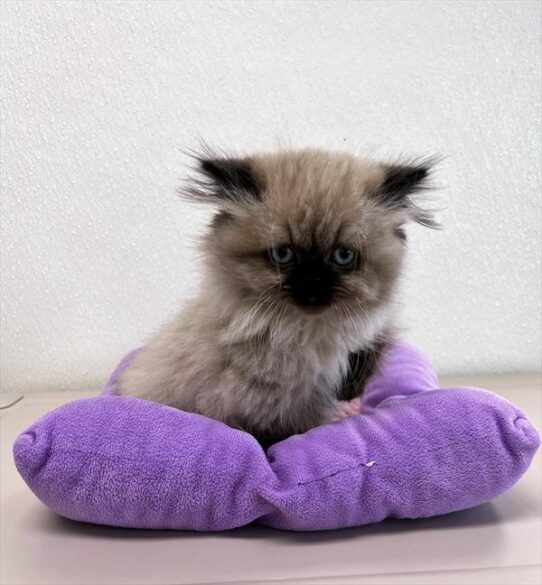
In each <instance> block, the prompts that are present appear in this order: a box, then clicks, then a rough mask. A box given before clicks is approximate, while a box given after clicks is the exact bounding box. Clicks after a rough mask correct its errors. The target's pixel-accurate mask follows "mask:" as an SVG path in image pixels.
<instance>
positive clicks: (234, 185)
mask: <svg viewBox="0 0 542 585" xmlns="http://www.w3.org/2000/svg"><path fill="white" fill-rule="evenodd" d="M200 167H201V172H202V173H203V174H204V175H205V176H207V177H208V178H209V179H210V180H211V181H214V182H215V183H216V184H217V185H218V186H220V187H222V188H223V189H224V190H225V191H243V192H245V193H249V194H250V195H253V196H254V197H259V196H260V194H261V189H260V186H259V185H258V182H257V181H256V177H255V176H254V173H253V171H252V170H251V168H250V164H249V163H248V161H246V160H242V159H235V158H215V159H202V160H200Z"/></svg>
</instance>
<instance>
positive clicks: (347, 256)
mask: <svg viewBox="0 0 542 585" xmlns="http://www.w3.org/2000/svg"><path fill="white" fill-rule="evenodd" d="M355 256H356V255H355V253H354V251H353V250H350V249H349V248H335V250H333V254H332V255H331V260H332V261H333V262H335V264H338V265H339V266H348V265H349V264H352V262H353V261H354V258H355Z"/></svg>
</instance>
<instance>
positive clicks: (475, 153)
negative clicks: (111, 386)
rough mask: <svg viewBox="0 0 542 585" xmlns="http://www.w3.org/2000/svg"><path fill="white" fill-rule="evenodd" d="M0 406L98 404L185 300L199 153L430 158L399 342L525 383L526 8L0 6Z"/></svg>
mask: <svg viewBox="0 0 542 585" xmlns="http://www.w3.org/2000/svg"><path fill="white" fill-rule="evenodd" d="M2 20H3V22H2V61H3V63H2V100H3V105H2V137H1V139H2V144H1V159H2V178H1V180H2V330H1V335H2V348H1V349H2V368H1V374H2V388H3V389H4V390H17V391H32V390H50V389H70V388H73V387H77V388H95V387H97V385H99V383H100V382H101V381H103V379H104V377H105V376H106V374H107V373H108V372H109V370H110V369H111V368H112V367H113V365H114V364H115V362H116V361H117V360H118V359H119V357H120V356H121V355H122V354H123V353H124V352H126V351H127V350H128V349H130V348H132V347H133V346H135V345H138V344H140V343H141V342H142V341H143V340H144V339H145V337H146V336H147V335H148V334H149V333H150V332H151V331H152V330H153V329H155V328H156V327H157V326H158V324H159V323H161V322H162V321H163V320H164V319H166V318H167V317H168V316H169V315H171V313H172V312H173V311H175V309H176V307H177V306H178V305H179V304H180V303H181V302H182V300H183V299H185V298H186V297H187V296H188V295H190V294H194V293H195V291H196V288H197V269H196V267H195V266H196V264H195V263H196V254H195V252H194V248H193V238H194V236H196V235H197V234H198V233H199V232H200V231H201V229H202V228H203V226H204V225H205V221H206V218H207V217H208V211H207V210H204V209H200V208H194V207H192V206H189V205H187V204H184V203H181V202H180V201H178V200H177V199H176V197H175V195H174V189H175V185H176V184H177V183H178V181H179V179H180V178H181V177H182V176H183V174H184V172H185V170H186V162H187V161H186V157H185V156H184V155H183V150H184V149H186V148H188V147H190V146H193V145H194V144H195V143H196V142H197V138H198V137H203V138H205V139H206V140H207V141H209V142H210V143H211V144H215V145H218V146H223V147H235V148H237V149H239V150H241V151H242V150H244V149H247V150H250V149H253V148H270V147H274V146H276V145H278V144H292V145H322V146H327V147H332V148H343V147H345V148H348V149H353V150H355V151H360V152H374V153H376V154H378V155H380V156H383V157H385V156H396V155H400V154H401V153H403V152H404V153H414V154H431V153H434V152H437V153H442V154H444V155H447V157H448V158H446V159H445V161H444V162H443V163H442V164H441V166H440V171H439V175H438V182H439V184H440V185H441V186H442V189H440V190H439V191H437V192H436V193H435V203H436V205H437V206H438V207H439V208H441V209H442V211H441V213H440V214H439V216H440V219H441V220H442V222H443V223H444V224H445V226H446V230H445V231H443V232H430V231H426V230H423V228H412V230H411V233H410V236H411V255H410V263H409V264H410V265H409V268H408V271H407V279H406V282H405V287H404V288H405V295H404V306H405V308H404V316H405V317H404V320H405V324H406V326H407V327H408V329H409V333H408V335H409V336H410V337H411V338H412V339H414V340H415V341H416V342H418V343H420V344H421V345H422V346H423V347H424V348H425V349H426V350H427V351H428V352H429V354H430V355H431V357H432V358H433V359H434V360H435V362H436V364H437V365H438V367H439V368H440V369H441V371H443V372H444V371H445V372H463V371H469V372H483V371H512V370H513V371H516V370H533V369H537V368H539V367H540V344H541V339H540V335H541V332H540V329H541V324H540V312H541V288H540V286H541V284H540V242H541V222H542V220H541V210H540V161H539V155H540V133H539V131H540V126H539V122H540V65H541V63H540V9H539V4H538V3H537V2H515V1H514V2H505V1H502V2H501V1H499V2H481V1H480V2H466V3H462V2H406V1H405V2H361V1H360V2H292V3H288V2H242V3H229V2H213V3H207V2H159V1H148V2H137V1H136V2H114V1H107V2H90V1H89V2H45V1H41V2H27V1H22V2H17V1H11V2H4V3H3V5H2Z"/></svg>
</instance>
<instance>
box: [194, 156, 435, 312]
mask: <svg viewBox="0 0 542 585" xmlns="http://www.w3.org/2000/svg"><path fill="white" fill-rule="evenodd" d="M396 168H399V169H402V172H403V173H404V168H405V167H396ZM202 170H203V172H204V173H205V175H206V177H207V179H208V180H209V182H208V183H207V184H206V185H205V193H206V195H207V196H209V195H211V196H212V197H213V198H215V199H219V200H220V202H221V203H220V206H221V211H220V212H219V214H218V215H217V216H216V217H215V219H214V221H213V223H212V225H211V229H210V232H209V234H208V235H207V236H206V239H205V251H206V253H207V257H208V260H209V262H210V266H211V269H212V270H213V272H214V273H215V276H219V280H220V282H221V283H223V284H224V286H225V287H226V288H227V289H228V292H229V293H233V294H234V295H236V296H237V297H238V298H239V300H240V301H247V302H249V303H254V304H259V305H260V306H261V309H262V310H268V311H269V312H272V311H274V312H275V313H277V314H278V313H279V311H280V314H281V315H284V314H285V313H286V312H298V313H301V314H304V315H314V314H317V313H323V312H326V311H334V312H335V313H336V314H337V315H340V316H341V317H343V318H351V317H354V318H356V317H358V316H360V315H361V316H362V315H363V314H364V312H365V313H367V312H368V311H371V310H373V309H374V308H375V307H378V306H379V305H381V304H384V303H386V302H388V301H389V300H390V297H391V295H392V293H393V291H394V289H395V284H396V281H397V279H398V276H399V273H400V270H401V265H402V260H403V256H404V252H405V238H404V233H403V231H402V228H401V226H402V224H403V223H404V222H405V221H406V220H407V219H408V215H409V208H408V206H406V203H405V201H403V198H405V199H406V196H407V195H406V193H405V194H404V195H400V194H399V191H400V190H404V189H405V186H406V188H407V190H410V189H411V188H412V187H413V185H410V184H408V185H407V183H409V181H410V182H412V180H413V177H412V176H411V175H412V174H413V173H417V174H418V177H417V178H416V180H417V181H421V180H422V179H423V178H424V177H425V171H424V170H421V169H420V168H418V167H416V168H414V167H410V175H408V174H405V177H403V179H404V181H403V182H404V184H399V183H397V176H395V177H394V179H393V180H395V181H396V183H397V184H395V185H392V187H393V193H392V195H390V196H389V198H388V199H386V195H385V189H386V185H390V184H392V183H393V181H392V180H390V171H389V169H386V168H385V167H384V166H382V165H380V164H378V163H372V162H369V161H363V160H360V159H357V158H354V157H352V156H349V155H343V154H333V153H326V152H322V151H310V150H305V151H295V152H283V153H278V154H275V155H268V156H255V157H251V158H250V159H243V161H238V160H233V161H232V160H231V159H228V160H225V159H218V160H216V159H215V160H213V161H203V162H202ZM407 175H408V176H407ZM414 186H415V185H414ZM203 193H204V191H203V190H202V189H201V185H200V190H199V191H198V190H193V191H192V192H191V194H192V195H196V196H198V197H201V196H202V194H203Z"/></svg>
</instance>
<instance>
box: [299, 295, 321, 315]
mask: <svg viewBox="0 0 542 585" xmlns="http://www.w3.org/2000/svg"><path fill="white" fill-rule="evenodd" d="M292 303H293V305H294V306H295V307H297V308H298V309H299V310H300V311H302V312H303V313H306V314H309V315H318V314H320V313H323V312H324V311H326V310H327V309H329V308H330V307H331V303H330V302H325V303H324V302H321V301H320V300H319V299H318V298H317V297H308V298H306V299H303V301H299V300H297V299H292Z"/></svg>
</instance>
